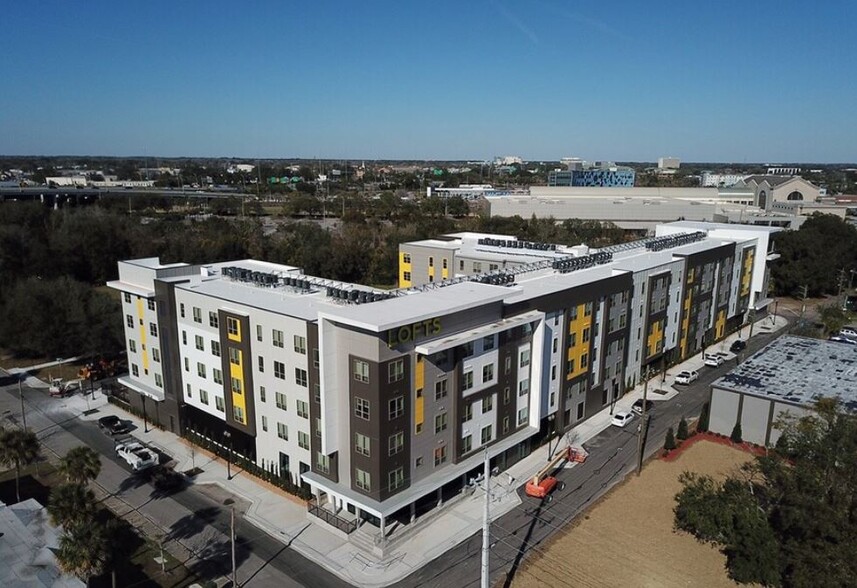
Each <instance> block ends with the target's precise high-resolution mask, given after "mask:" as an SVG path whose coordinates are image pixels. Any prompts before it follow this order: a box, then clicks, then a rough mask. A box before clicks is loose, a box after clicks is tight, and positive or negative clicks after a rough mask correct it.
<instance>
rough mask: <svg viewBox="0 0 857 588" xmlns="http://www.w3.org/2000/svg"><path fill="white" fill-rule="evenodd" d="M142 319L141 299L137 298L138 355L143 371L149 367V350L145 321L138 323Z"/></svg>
mask: <svg viewBox="0 0 857 588" xmlns="http://www.w3.org/2000/svg"><path fill="white" fill-rule="evenodd" d="M142 319H143V299H142V298H137V324H138V325H140V345H141V349H140V356H141V357H142V358H143V372H146V371H148V369H149V351H148V349H146V321H143V324H140V321H141V320H142Z"/></svg>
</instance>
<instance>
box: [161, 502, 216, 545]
mask: <svg viewBox="0 0 857 588" xmlns="http://www.w3.org/2000/svg"><path fill="white" fill-rule="evenodd" d="M219 512H220V509H218V508H217V507H214V506H209V507H207V508H202V509H200V510H197V511H195V512H193V513H191V514H189V515H186V516H183V517H182V518H180V519H179V520H177V521H176V522H175V523H173V524H172V525H171V526H170V531H169V533H168V534H167V539H169V540H181V539H190V538H191V537H195V536H196V535H199V534H200V533H202V532H203V531H204V530H205V528H206V526H207V525H208V524H210V523H213V522H214V521H215V519H217V515H218V513H219Z"/></svg>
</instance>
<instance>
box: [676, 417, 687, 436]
mask: <svg viewBox="0 0 857 588" xmlns="http://www.w3.org/2000/svg"><path fill="white" fill-rule="evenodd" d="M676 437H677V438H678V439H680V440H682V441H684V440H685V439H687V438H688V437H689V435H688V434H687V420H685V418H684V417H681V420H680V421H679V422H678V431H677V432H676Z"/></svg>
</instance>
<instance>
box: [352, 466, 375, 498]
mask: <svg viewBox="0 0 857 588" xmlns="http://www.w3.org/2000/svg"><path fill="white" fill-rule="evenodd" d="M354 473H355V476H354V485H355V486H357V487H358V488H360V489H361V490H364V491H366V492H370V491H371V490H372V479H371V478H370V476H369V472H364V471H363V470H361V469H360V468H354Z"/></svg>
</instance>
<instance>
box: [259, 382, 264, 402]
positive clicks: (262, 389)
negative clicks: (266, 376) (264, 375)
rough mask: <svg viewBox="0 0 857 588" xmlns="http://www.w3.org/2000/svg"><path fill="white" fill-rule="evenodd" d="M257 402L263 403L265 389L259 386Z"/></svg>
mask: <svg viewBox="0 0 857 588" xmlns="http://www.w3.org/2000/svg"><path fill="white" fill-rule="evenodd" d="M259 400H261V401H262V402H265V387H264V386H259Z"/></svg>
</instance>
